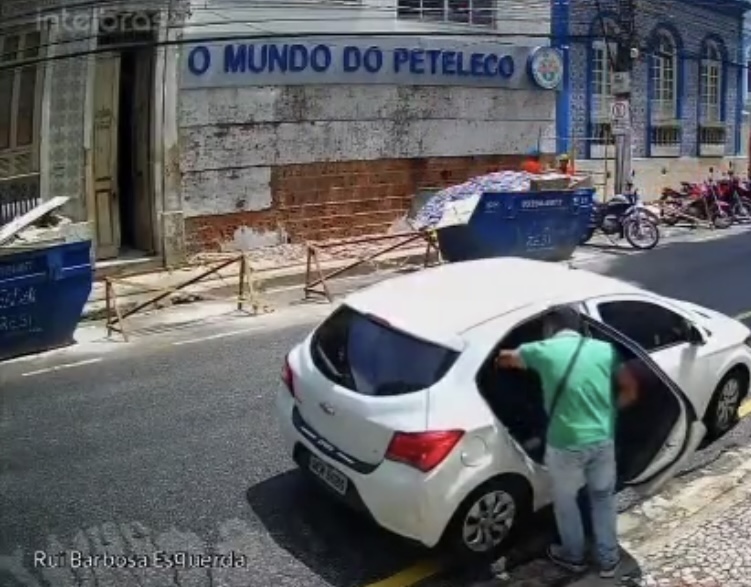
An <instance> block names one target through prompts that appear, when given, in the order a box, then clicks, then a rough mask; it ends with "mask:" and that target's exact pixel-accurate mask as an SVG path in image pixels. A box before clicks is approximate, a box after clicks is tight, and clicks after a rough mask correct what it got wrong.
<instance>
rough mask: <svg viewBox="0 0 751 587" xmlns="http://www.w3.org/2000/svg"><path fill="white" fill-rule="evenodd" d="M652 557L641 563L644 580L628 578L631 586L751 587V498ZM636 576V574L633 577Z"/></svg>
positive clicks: (747, 495) (626, 582)
mask: <svg viewBox="0 0 751 587" xmlns="http://www.w3.org/2000/svg"><path fill="white" fill-rule="evenodd" d="M749 497H750V496H749V494H748V493H745V492H744V494H743V499H741V500H740V501H739V502H738V503H735V504H733V505H732V507H730V508H729V509H727V510H726V511H725V512H724V513H722V514H721V515H719V516H717V517H715V518H714V519H711V520H708V521H707V523H706V524H702V525H701V526H699V527H697V528H695V529H694V530H693V531H691V532H690V533H688V534H686V535H685V536H683V537H682V538H679V539H678V540H676V541H675V542H674V543H673V544H672V545H668V546H666V547H664V548H663V549H661V550H660V551H659V552H656V553H654V554H652V555H648V556H646V557H644V558H643V559H642V560H639V566H640V567H641V573H640V574H641V577H634V578H629V577H628V574H627V577H626V578H624V579H623V580H622V581H621V583H622V584H623V585H627V586H629V587H631V586H633V587H689V586H690V587H749V586H751V499H749ZM632 577H633V575H632Z"/></svg>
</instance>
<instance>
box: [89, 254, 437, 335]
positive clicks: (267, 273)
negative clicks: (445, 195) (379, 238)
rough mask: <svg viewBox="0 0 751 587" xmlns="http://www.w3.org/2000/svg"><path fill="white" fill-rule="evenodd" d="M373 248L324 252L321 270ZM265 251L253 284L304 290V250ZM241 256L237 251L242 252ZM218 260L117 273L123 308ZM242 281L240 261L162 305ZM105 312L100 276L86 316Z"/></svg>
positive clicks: (226, 292)
mask: <svg viewBox="0 0 751 587" xmlns="http://www.w3.org/2000/svg"><path fill="white" fill-rule="evenodd" d="M425 248H426V247H425V245H424V244H421V245H419V246H413V247H405V248H404V249H401V250H399V249H398V250H396V251H393V252H391V253H386V254H384V255H382V256H379V257H378V258H376V259H375V260H373V261H368V262H365V263H363V264H362V265H360V266H358V267H355V268H353V269H351V270H348V271H347V272H346V275H347V276H354V275H366V274H370V273H374V272H377V271H384V270H389V269H396V268H399V267H404V266H415V265H421V264H423V263H424V261H425ZM370 252H371V251H369V250H368V249H367V248H363V247H360V250H358V249H356V248H353V250H350V251H347V255H346V256H341V257H340V258H337V256H336V255H330V258H328V259H326V258H325V257H324V258H323V259H322V260H321V261H320V266H321V270H322V271H323V273H324V274H327V273H330V272H332V271H335V270H337V269H340V268H343V267H346V266H347V265H349V264H351V263H353V262H354V261H355V260H357V259H358V258H363V257H365V256H366V255H368V254H369V253H370ZM263 253H264V252H262V253H261V254H260V255H259V254H258V253H257V252H251V253H249V255H248V258H249V263H250V266H251V270H252V274H253V283H254V287H256V288H258V289H259V290H260V291H269V290H279V289H285V288H290V287H299V288H300V289H301V290H302V287H303V286H304V284H305V279H306V271H307V266H306V257H305V255H304V253H301V252H300V251H295V252H294V254H292V255H289V254H288V255H284V254H281V255H279V256H278V257H277V258H276V259H272V260H269V259H267V258H264V254H263ZM239 255H240V254H239V253H238V254H237V257H239ZM285 257H286V258H285ZM226 258H227V259H230V258H231V255H227V257H226ZM431 258H434V255H431ZM218 264H219V261H213V262H205V263H202V264H194V265H192V266H189V267H185V268H181V269H175V270H172V271H167V270H165V271H154V272H151V273H143V274H139V275H128V276H125V277H121V278H114V279H115V286H114V287H115V292H116V295H117V299H118V305H119V307H120V310H121V311H127V310H128V309H130V308H132V307H135V306H136V305H137V304H140V303H143V302H146V301H148V300H150V299H153V298H154V297H156V295H157V294H158V293H159V290H167V289H169V288H175V287H177V286H178V285H180V284H183V283H185V282H187V281H189V280H191V279H195V278H197V277H198V276H199V275H201V274H202V273H205V272H206V271H207V270H208V269H210V268H211V267H213V266H216V265H218ZM239 283H240V263H239V262H237V263H233V264H232V265H230V266H228V267H226V268H225V269H222V270H221V271H218V272H217V273H215V274H214V275H211V276H209V277H207V278H205V279H202V280H200V281H199V282H198V283H196V284H194V285H191V286H189V287H187V288H186V289H184V290H181V291H179V292H176V293H174V294H172V295H171V296H170V297H169V298H167V299H165V300H163V301H161V302H160V303H159V305H158V306H157V308H159V307H168V306H171V305H174V304H180V303H188V302H196V301H201V300H207V299H216V298H217V297H219V298H223V297H226V298H231V297H234V296H237V294H238V289H239ZM301 293H302V292H301ZM105 317H106V287H105V281H104V280H99V281H96V282H95V283H94V287H93V288H92V292H91V296H90V297H89V301H88V302H87V304H86V306H85V307H84V311H83V315H82V320H99V319H103V318H105Z"/></svg>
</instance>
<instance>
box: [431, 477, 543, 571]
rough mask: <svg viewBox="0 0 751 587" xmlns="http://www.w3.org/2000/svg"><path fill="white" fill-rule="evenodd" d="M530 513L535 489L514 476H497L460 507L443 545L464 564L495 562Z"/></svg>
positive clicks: (476, 490)
mask: <svg viewBox="0 0 751 587" xmlns="http://www.w3.org/2000/svg"><path fill="white" fill-rule="evenodd" d="M483 510H484V511H483ZM484 512H487V513H484ZM531 514H532V489H531V487H530V486H529V484H528V483H527V481H526V480H524V479H523V478H522V477H517V476H513V475H503V476H500V477H495V478H493V479H491V480H490V481H487V482H486V483H483V484H482V485H481V486H480V487H478V488H477V489H475V490H474V491H473V492H472V493H470V494H469V495H468V496H467V498H466V499H465V500H464V501H463V502H462V504H461V505H460V506H459V507H458V508H457V510H456V512H455V513H454V515H453V517H452V518H451V521H450V522H449V525H448V526H447V528H446V531H445V532H444V536H443V545H444V546H445V547H446V548H447V549H449V550H450V552H451V553H452V554H453V555H454V556H456V557H458V558H459V560H462V561H468V562H476V561H482V562H491V561H494V560H496V559H498V557H499V556H500V555H501V554H502V552H503V551H504V549H505V548H506V547H507V546H508V545H509V544H510V543H511V542H513V539H514V537H515V536H516V535H517V534H518V532H519V529H520V528H523V527H524V523H525V521H526V520H528V519H529V518H530V516H531ZM494 529H495V531H494ZM473 538H476V539H477V540H473Z"/></svg>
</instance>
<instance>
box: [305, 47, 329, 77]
mask: <svg viewBox="0 0 751 587" xmlns="http://www.w3.org/2000/svg"><path fill="white" fill-rule="evenodd" d="M333 59H334V58H333V56H332V55H331V49H329V48H328V46H326V45H316V46H315V47H313V50H312V51H311V52H310V68H311V69H312V70H313V71H317V72H318V73H321V72H324V71H326V70H327V69H328V68H329V67H331V62H332V61H333Z"/></svg>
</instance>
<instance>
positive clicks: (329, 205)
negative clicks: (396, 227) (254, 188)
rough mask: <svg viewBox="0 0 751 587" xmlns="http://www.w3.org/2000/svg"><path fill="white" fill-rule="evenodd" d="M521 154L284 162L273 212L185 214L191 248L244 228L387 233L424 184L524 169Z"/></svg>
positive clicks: (310, 235) (275, 175)
mask: <svg viewBox="0 0 751 587" xmlns="http://www.w3.org/2000/svg"><path fill="white" fill-rule="evenodd" d="M522 159H523V156H521V155H483V156H473V157H436V158H426V159H380V160H376V161H339V162H321V163H307V164H299V165H282V166H277V167H273V168H272V170H271V182H270V187H271V195H272V206H271V208H269V209H267V210H262V211H255V212H237V213H232V214H218V215H210V216H195V217H192V218H187V219H186V238H187V241H188V247H189V250H191V251H197V250H207V249H208V250H216V249H219V248H221V246H222V245H223V244H224V243H227V242H230V241H232V239H233V235H234V233H235V231H237V230H238V229H239V228H241V227H247V228H250V229H251V230H253V231H256V232H259V233H267V232H274V231H278V232H280V233H282V232H283V233H285V234H286V235H287V236H288V237H289V240H290V241H291V242H302V241H305V240H314V241H318V240H327V239H335V238H345V237H350V236H359V235H364V234H377V233H382V232H384V231H385V230H386V229H388V227H389V226H390V225H391V224H392V223H393V221H394V220H396V219H397V218H399V217H400V216H401V215H403V214H404V213H405V212H406V210H407V209H408V208H409V206H410V199H411V196H412V195H413V194H415V193H416V192H417V191H418V190H420V189H422V188H429V187H445V186H449V185H453V184H456V183H461V182H463V181H466V180H467V179H469V178H470V177H474V176H477V175H481V174H483V173H487V172H490V171H497V170H500V169H518V167H519V164H520V163H521V161H522Z"/></svg>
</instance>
